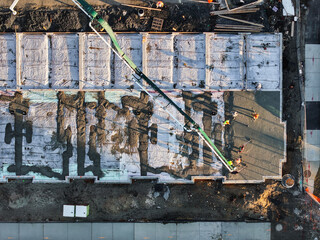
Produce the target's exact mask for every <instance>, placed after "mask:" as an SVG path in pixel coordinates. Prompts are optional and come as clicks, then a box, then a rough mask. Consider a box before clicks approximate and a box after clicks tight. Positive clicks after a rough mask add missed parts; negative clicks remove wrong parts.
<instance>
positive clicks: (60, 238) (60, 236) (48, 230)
mask: <svg viewBox="0 0 320 240" xmlns="http://www.w3.org/2000/svg"><path fill="white" fill-rule="evenodd" d="M43 227H44V233H43V239H48V240H67V239H68V225H67V224H66V223H48V224H43Z"/></svg>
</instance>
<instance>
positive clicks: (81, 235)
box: [0, 222, 271, 240]
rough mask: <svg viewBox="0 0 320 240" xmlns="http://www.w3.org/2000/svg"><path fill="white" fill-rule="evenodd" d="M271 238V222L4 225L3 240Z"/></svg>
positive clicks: (0, 226) (261, 239) (264, 239)
mask: <svg viewBox="0 0 320 240" xmlns="http://www.w3.org/2000/svg"><path fill="white" fill-rule="evenodd" d="M18 229H19V230H20V231H19V230H18ZM270 237H271V224H270V223H268V222H264V223H245V222H193V223H167V224H162V223H31V224H30V223H1V224H0V239H56V240H62V239H84V240H90V239H92V240H94V239H110V240H129V239H132V240H140V239H150V240H163V239H172V240H195V239H201V240H211V239H230V240H242V239H250V240H258V239H259V240H268V239H270Z"/></svg>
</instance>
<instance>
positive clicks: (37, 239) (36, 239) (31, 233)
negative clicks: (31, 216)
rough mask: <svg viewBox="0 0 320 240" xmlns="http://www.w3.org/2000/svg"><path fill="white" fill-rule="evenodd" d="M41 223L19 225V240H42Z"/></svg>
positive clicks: (42, 229) (42, 228)
mask: <svg viewBox="0 0 320 240" xmlns="http://www.w3.org/2000/svg"><path fill="white" fill-rule="evenodd" d="M43 231H44V227H43V223H20V224H19V240H31V239H32V240H43Z"/></svg>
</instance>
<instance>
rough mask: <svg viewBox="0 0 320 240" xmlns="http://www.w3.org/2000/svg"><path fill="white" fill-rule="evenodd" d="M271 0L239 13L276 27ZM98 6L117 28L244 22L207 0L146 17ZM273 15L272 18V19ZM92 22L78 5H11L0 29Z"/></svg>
mask: <svg viewBox="0 0 320 240" xmlns="http://www.w3.org/2000/svg"><path fill="white" fill-rule="evenodd" d="M268 2H272V0H269V1H266V3H265V4H263V5H261V6H260V11H257V12H255V13H251V14H244V15H243V14H238V15H235V17H236V18H240V19H245V20H249V21H252V22H255V23H259V24H263V25H264V28H263V30H262V31H273V30H274V29H275V28H277V27H279V26H278V24H277V23H278V20H279V12H277V13H276V12H273V11H272V10H271V9H270V6H269V4H268ZM273 5H277V3H273ZM149 6H153V7H155V4H153V5H152V4H149ZM277 6H278V5H277ZM278 7H279V8H280V6H278ZM96 10H97V12H98V13H99V14H100V15H101V16H102V17H103V18H104V19H105V20H107V21H108V23H109V24H110V26H111V27H112V29H113V30H114V31H116V32H148V31H157V30H154V29H152V28H151V26H152V21H153V19H154V18H160V19H163V20H164V22H163V26H162V29H161V30H160V31H162V32H211V31H213V30H214V27H215V24H216V23H219V24H232V25H239V24H240V25H241V23H239V22H234V21H230V20H226V19H223V18H220V17H217V16H211V15H210V11H212V10H213V8H212V6H210V7H209V6H208V5H207V4H203V3H202V4H200V3H192V2H190V3H184V4H173V3H166V4H165V7H164V8H163V9H162V11H160V12H159V11H150V10H144V15H143V16H142V17H139V16H138V14H137V12H138V9H137V8H132V7H128V6H123V5H110V6H108V7H101V6H98V7H96ZM270 18H272V21H269V19H270ZM88 23H89V18H88V17H87V16H86V15H85V14H84V13H83V12H81V11H80V12H79V10H78V9H77V8H71V9H70V7H69V8H68V9H51V8H50V9H48V8H41V9H34V8H32V9H31V8H27V9H26V10H25V11H21V12H19V13H18V14H17V15H13V14H12V13H11V12H10V11H8V9H0V31H2V32H15V31H17V32H46V31H50V32H88V31H89V32H90V31H91V29H90V28H89V25H88ZM97 30H100V29H97Z"/></svg>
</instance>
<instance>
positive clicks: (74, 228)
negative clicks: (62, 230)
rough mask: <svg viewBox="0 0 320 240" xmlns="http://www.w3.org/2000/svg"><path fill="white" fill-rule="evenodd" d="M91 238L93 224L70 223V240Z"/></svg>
mask: <svg viewBox="0 0 320 240" xmlns="http://www.w3.org/2000/svg"><path fill="white" fill-rule="evenodd" d="M90 238H91V223H68V240H73V239H78V240H88V239H90Z"/></svg>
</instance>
